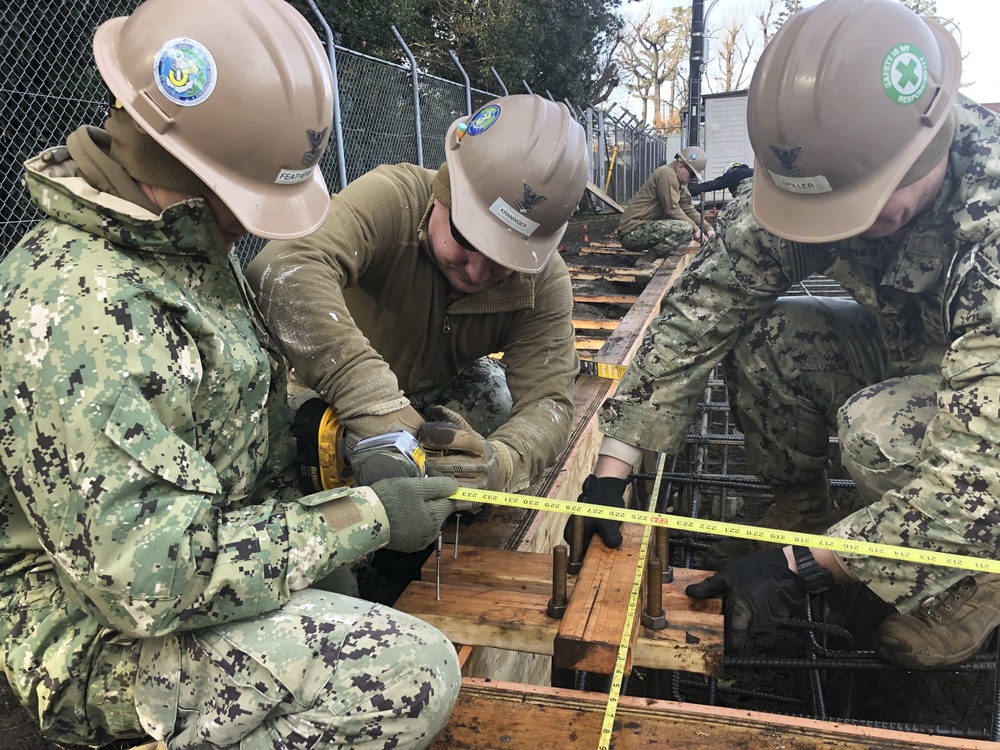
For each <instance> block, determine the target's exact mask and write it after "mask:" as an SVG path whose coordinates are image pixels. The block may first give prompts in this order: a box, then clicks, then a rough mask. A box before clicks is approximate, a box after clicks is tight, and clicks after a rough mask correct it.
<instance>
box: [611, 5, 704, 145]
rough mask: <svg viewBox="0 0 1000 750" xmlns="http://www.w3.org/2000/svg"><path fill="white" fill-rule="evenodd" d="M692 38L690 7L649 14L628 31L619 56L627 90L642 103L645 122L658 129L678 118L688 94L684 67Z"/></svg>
mask: <svg viewBox="0 0 1000 750" xmlns="http://www.w3.org/2000/svg"><path fill="white" fill-rule="evenodd" d="M690 37H691V11H690V8H673V9H672V10H671V12H670V14H669V15H666V16H661V17H659V18H653V17H652V15H651V13H650V12H648V11H647V13H646V14H645V15H644V16H643V17H642V18H641V19H640V20H639V21H637V22H636V23H634V24H632V26H631V27H630V28H629V29H628V30H627V31H626V34H625V40H624V44H623V46H622V52H621V54H620V56H619V62H620V64H621V67H622V70H623V72H626V73H627V75H628V83H627V87H628V88H629V90H630V91H632V92H633V93H635V94H636V95H638V96H639V98H640V99H641V100H642V121H643V122H644V123H652V124H653V125H654V126H656V127H663V126H664V125H665V124H667V123H669V122H671V121H672V120H675V119H676V118H677V111H678V109H679V108H680V106H681V104H682V103H683V101H684V99H683V93H684V92H685V91H686V83H685V81H686V74H685V70H684V68H683V66H684V64H685V63H686V61H687V58H688V51H689V49H690Z"/></svg>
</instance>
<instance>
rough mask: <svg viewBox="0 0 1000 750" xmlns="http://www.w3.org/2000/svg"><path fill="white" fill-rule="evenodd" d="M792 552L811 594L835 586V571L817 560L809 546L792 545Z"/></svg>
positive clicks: (800, 575) (801, 576)
mask: <svg viewBox="0 0 1000 750" xmlns="http://www.w3.org/2000/svg"><path fill="white" fill-rule="evenodd" d="M792 554H793V555H794V557H795V565H796V566H797V567H798V569H799V577H800V578H802V580H804V581H805V582H806V590H807V591H809V593H810V594H822V593H823V592H824V591H829V590H830V589H831V588H833V573H831V572H830V571H829V570H827V569H826V568H824V567H823V566H822V565H820V564H819V563H818V562H816V558H815V557H813V553H812V550H810V549H809V548H808V547H792Z"/></svg>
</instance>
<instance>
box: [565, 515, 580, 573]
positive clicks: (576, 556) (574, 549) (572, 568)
mask: <svg viewBox="0 0 1000 750" xmlns="http://www.w3.org/2000/svg"><path fill="white" fill-rule="evenodd" d="M569 549H570V552H571V555H570V558H569V565H568V567H567V568H566V570H567V571H568V572H570V573H572V574H573V575H576V574H577V573H579V572H580V568H582V567H583V516H570V517H569Z"/></svg>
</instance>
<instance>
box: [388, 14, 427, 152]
mask: <svg viewBox="0 0 1000 750" xmlns="http://www.w3.org/2000/svg"><path fill="white" fill-rule="evenodd" d="M389 28H390V29H392V33H393V34H394V35H395V37H396V41H397V42H399V46H400V47H402V48H403V52H405V53H406V58H407V59H408V60H409V61H410V79H411V81H412V84H411V85H412V86H413V120H414V125H415V126H416V128H417V166H420V167H422V166H424V141H423V133H422V132H421V129H420V81H419V78H418V77H417V72H418V71H417V60H416V58H415V57H414V56H413V53H412V52H410V48H409V47H408V46H407V44H406V42H405V41H403V37H402V36H401V35H400V33H399V32H398V31H397V30H396V26H395V24H394V25H392V26H390V27H389Z"/></svg>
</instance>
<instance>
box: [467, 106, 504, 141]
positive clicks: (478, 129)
mask: <svg viewBox="0 0 1000 750" xmlns="http://www.w3.org/2000/svg"><path fill="white" fill-rule="evenodd" d="M499 119H500V105H499V104H488V105H487V106H485V107H483V108H482V109H481V110H479V111H478V112H476V114H474V115H473V116H472V119H471V120H469V130H468V133H469V135H479V134H480V133H484V132H486V131H487V130H489V129H490V128H491V127H493V124H494V123H495V122H496V121H497V120H499Z"/></svg>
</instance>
